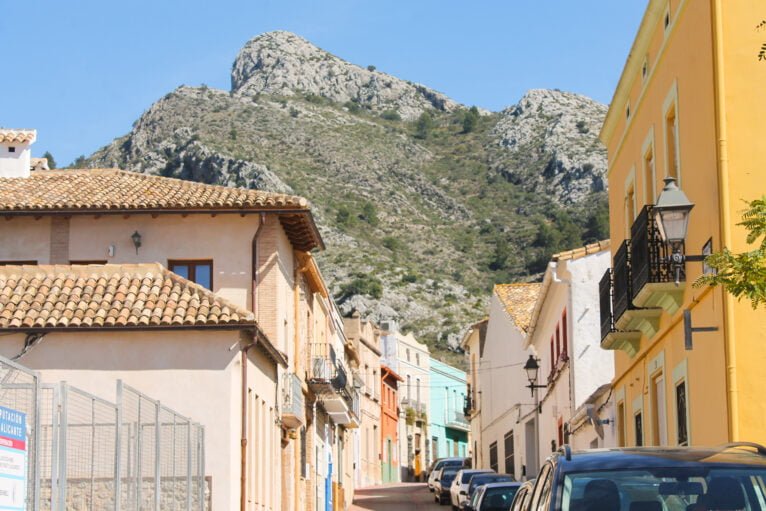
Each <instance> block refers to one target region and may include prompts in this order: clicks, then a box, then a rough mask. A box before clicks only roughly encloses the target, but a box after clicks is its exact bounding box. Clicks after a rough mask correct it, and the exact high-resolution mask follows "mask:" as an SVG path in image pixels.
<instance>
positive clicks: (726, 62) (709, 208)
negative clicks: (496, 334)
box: [600, 0, 766, 445]
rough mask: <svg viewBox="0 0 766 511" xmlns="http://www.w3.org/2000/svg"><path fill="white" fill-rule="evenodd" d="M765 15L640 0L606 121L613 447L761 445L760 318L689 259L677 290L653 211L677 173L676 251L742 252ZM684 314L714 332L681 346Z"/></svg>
mask: <svg viewBox="0 0 766 511" xmlns="http://www.w3.org/2000/svg"><path fill="white" fill-rule="evenodd" d="M764 20H766V5H764V2H763V0H650V2H649V5H648V7H647V9H646V13H645V14H644V18H643V20H642V22H641V25H640V27H639V29H638V34H637V36H636V39H635V42H634V43H633V47H632V49H631V51H630V55H629V56H628V59H627V62H626V64H625V68H624V70H623V73H622V76H621V78H620V81H619V83H618V85H617V89H616V91H615V94H614V98H613V100H612V103H611V106H610V109H609V112H608V114H607V117H606V120H605V122H604V126H603V128H602V131H601V135H600V136H601V140H602V141H603V142H604V144H605V145H606V147H607V151H608V159H609V167H608V180H609V206H610V234H611V239H612V256H613V261H612V263H613V264H612V266H613V267H612V270H611V272H610V273H609V274H607V275H606V276H605V277H604V279H602V281H601V285H600V289H601V309H602V337H603V340H602V347H603V348H606V349H613V350H615V379H614V382H613V398H612V399H613V401H614V403H615V415H616V420H617V438H618V442H619V443H620V445H637V444H638V445H686V444H689V445H700V444H718V443H723V442H728V441H745V440H750V441H756V442H761V443H766V393H764V389H766V370H764V368H766V349H764V347H766V312H765V311H764V309H763V308H761V309H760V310H757V311H754V310H753V309H752V308H751V306H750V303H749V302H747V301H743V302H738V301H737V300H736V299H734V298H733V297H732V296H731V295H729V294H728V293H725V292H724V291H722V290H721V289H720V288H716V289H710V288H694V287H693V286H692V283H693V282H694V281H695V280H696V279H697V278H698V277H699V276H700V274H701V273H702V272H703V271H704V270H703V264H702V263H701V262H691V261H686V263H685V264H684V265H682V267H681V268H680V270H681V271H680V274H679V275H678V277H679V279H678V280H679V281H680V283H679V284H676V283H675V282H674V281H675V280H676V272H675V268H674V267H673V266H672V265H671V264H669V263H668V262H667V256H668V254H669V248H668V246H667V245H666V244H665V243H663V242H662V240H661V238H660V236H659V233H658V230H657V227H658V225H657V222H656V221H655V220H654V219H653V211H652V207H651V206H652V205H653V204H655V203H656V200H657V197H658V196H659V194H660V192H661V191H662V189H663V179H664V178H666V177H667V176H671V177H674V178H676V179H677V181H678V185H679V186H680V187H681V189H682V190H683V191H684V193H685V194H686V195H687V196H688V198H689V199H690V200H691V202H693V203H694V204H695V207H694V209H693V210H692V212H691V214H690V217H689V224H688V234H687V237H686V240H685V244H684V246H683V250H684V251H685V253H686V254H687V255H699V254H703V253H707V251H709V250H713V251H717V250H719V249H721V248H722V247H728V248H730V249H732V250H733V251H734V252H742V251H745V250H749V249H752V248H748V246H747V245H746V243H745V234H746V233H745V231H744V230H743V229H742V228H741V227H739V226H737V225H736V223H737V222H739V221H740V220H741V211H742V210H743V209H744V207H745V206H746V204H745V203H744V202H743V201H749V200H752V199H755V198H758V197H760V196H761V195H763V194H764V193H766V144H764V142H763V136H764V133H766V94H764V90H766V21H764ZM620 240H626V242H625V243H620ZM610 287H611V291H612V296H611V297H610ZM610 310H611V313H610ZM684 310H689V311H690V313H691V323H692V324H693V326H694V327H701V326H704V327H717V329H718V330H717V331H715V332H705V333H702V332H696V333H694V335H693V348H692V349H691V350H688V349H686V348H685V336H684V324H685V323H684V314H683V312H684Z"/></svg>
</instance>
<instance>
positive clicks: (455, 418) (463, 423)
mask: <svg viewBox="0 0 766 511" xmlns="http://www.w3.org/2000/svg"><path fill="white" fill-rule="evenodd" d="M446 425H447V427H450V428H453V429H461V430H465V431H468V430H469V429H470V428H471V425H470V424H469V423H468V419H466V417H465V415H463V413H461V412H458V411H455V412H454V413H453V414H452V417H449V418H448V419H447V424H446Z"/></svg>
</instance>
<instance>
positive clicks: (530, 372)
mask: <svg viewBox="0 0 766 511" xmlns="http://www.w3.org/2000/svg"><path fill="white" fill-rule="evenodd" d="M539 362H540V359H538V358H536V357H535V356H534V355H529V358H528V359H527V362H526V363H525V364H524V371H526V373H527V380H529V385H527V386H526V387H527V388H528V389H529V391H530V392H531V393H532V397H534V398H535V470H537V469H538V466H537V464H538V462H539V461H540V454H539V453H540V397H539V396H538V394H537V389H545V388H548V386H547V385H538V384H537V373H539V372H540V363H539Z"/></svg>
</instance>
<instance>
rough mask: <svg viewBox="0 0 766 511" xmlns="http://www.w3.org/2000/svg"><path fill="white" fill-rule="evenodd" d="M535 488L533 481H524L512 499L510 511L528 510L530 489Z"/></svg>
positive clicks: (530, 497)
mask: <svg viewBox="0 0 766 511" xmlns="http://www.w3.org/2000/svg"><path fill="white" fill-rule="evenodd" d="M534 486H535V479H530V480H529V481H524V483H522V485H521V486H519V490H518V491H517V492H516V495H515V496H514V497H513V503H512V504H511V511H522V510H523V511H526V510H527V509H529V501H530V500H532V488H533V487H534Z"/></svg>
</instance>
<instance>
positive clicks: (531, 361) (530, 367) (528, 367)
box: [524, 355, 548, 396]
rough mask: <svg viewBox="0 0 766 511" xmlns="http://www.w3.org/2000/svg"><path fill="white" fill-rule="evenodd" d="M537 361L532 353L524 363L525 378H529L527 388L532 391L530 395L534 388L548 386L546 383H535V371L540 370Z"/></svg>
mask: <svg viewBox="0 0 766 511" xmlns="http://www.w3.org/2000/svg"><path fill="white" fill-rule="evenodd" d="M538 362H539V359H537V358H535V356H534V355H529V358H528V359H527V362H526V363H525V364H524V370H525V371H526V372H527V380H529V385H527V388H528V389H529V390H530V392H531V393H532V396H534V395H535V389H545V388H548V386H547V385H537V373H538V372H539V371H540V364H539V363H538Z"/></svg>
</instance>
